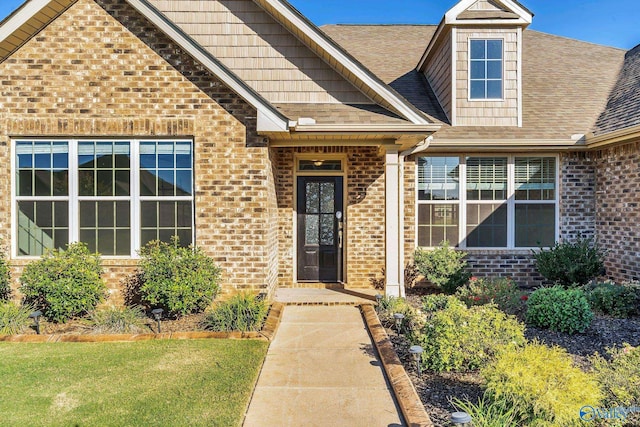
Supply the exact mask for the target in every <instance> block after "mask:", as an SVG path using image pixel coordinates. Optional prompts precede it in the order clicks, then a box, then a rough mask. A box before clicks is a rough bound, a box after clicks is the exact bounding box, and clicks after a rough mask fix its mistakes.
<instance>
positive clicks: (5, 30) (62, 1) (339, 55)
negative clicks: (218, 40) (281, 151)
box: [0, 0, 438, 134]
mask: <svg viewBox="0 0 640 427" xmlns="http://www.w3.org/2000/svg"><path fill="white" fill-rule="evenodd" d="M125 1H126V2H127V3H129V4H130V5H131V6H132V7H134V8H135V9H136V10H137V11H138V12H140V13H141V14H142V15H144V16H145V17H146V18H147V19H149V20H150V21H151V22H152V23H153V24H154V25H155V26H156V27H157V28H158V29H159V30H161V31H162V32H163V33H165V34H166V35H167V36H168V37H169V38H170V39H172V40H173V41H174V42H175V43H176V44H178V45H179V46H180V47H181V48H183V49H184V50H185V51H186V52H187V53H188V54H190V55H191V56H192V57H193V58H194V59H196V60H198V61H199V62H200V63H201V64H202V65H204V66H205V67H206V68H207V69H208V70H209V71H210V72H212V73H213V74H214V75H216V76H217V77H218V78H220V80H221V81H222V82H223V83H224V84H226V85H227V86H228V87H229V88H231V89H232V90H234V91H235V92H236V93H237V94H238V95H239V96H240V97H242V98H243V99H245V101H247V102H248V103H249V104H250V105H252V106H253V107H254V108H256V110H257V111H258V130H259V131H263V132H265V131H266V132H288V131H289V125H290V121H289V118H290V117H287V116H285V114H284V113H282V112H281V111H280V110H279V109H278V108H277V107H276V106H275V105H273V104H272V103H270V102H269V101H268V100H267V99H265V98H264V97H263V96H262V95H261V94H260V93H258V92H257V91H256V90H254V89H253V88H252V87H251V86H250V85H248V84H247V83H246V82H245V81H243V80H242V79H241V78H239V77H238V76H237V75H236V74H235V73H234V72H233V71H232V70H231V69H230V68H229V67H227V66H225V65H224V64H222V63H221V62H220V61H219V60H217V59H216V58H215V56H214V55H212V54H211V52H209V51H207V50H206V49H205V48H203V47H202V46H201V45H200V44H199V43H197V42H196V41H195V40H194V39H193V37H191V35H189V34H188V33H187V32H186V31H184V30H183V29H181V28H180V27H179V26H177V25H175V23H174V22H172V21H171V20H170V19H168V18H167V17H166V16H165V15H164V14H163V13H162V12H160V11H159V10H158V9H157V8H156V7H154V6H153V5H152V4H151V3H150V2H149V1H148V0H125ZM245 1H250V0H245ZM74 2H75V0H27V2H26V3H24V4H23V5H22V6H21V7H20V8H19V9H18V10H17V11H16V12H15V13H13V14H12V15H11V16H9V17H8V18H7V19H6V20H4V21H3V22H2V23H1V24H0V54H2V56H0V61H2V60H4V59H5V58H6V57H7V56H8V55H9V54H10V53H11V52H13V51H14V50H15V49H17V48H19V47H20V46H21V45H22V43H24V42H26V41H27V40H28V39H30V38H31V37H33V35H35V34H36V33H37V32H38V31H40V30H41V29H42V28H44V26H46V25H47V24H48V23H49V22H51V21H52V20H54V19H55V18H56V17H57V16H58V15H59V14H60V13H63V12H64V10H66V8H67V7H69V6H70V5H71V4H73V3H74ZM255 3H257V4H259V5H260V6H261V7H263V8H265V9H266V10H267V12H268V13H269V14H270V15H272V16H274V17H275V18H276V19H278V20H279V21H280V22H281V23H282V25H283V26H285V27H286V28H287V29H288V30H289V31H291V32H292V33H293V34H294V35H295V36H296V37H298V38H299V39H301V40H302V41H303V42H304V43H305V44H307V45H308V46H310V47H313V48H314V50H315V51H316V52H317V53H318V54H321V55H322V57H323V60H324V61H326V62H328V63H329V64H330V65H331V66H332V67H333V68H334V69H335V70H337V71H339V72H340V73H342V74H343V75H344V76H345V77H346V78H347V79H348V80H350V81H351V84H354V86H355V87H356V88H358V90H361V91H363V93H365V94H366V95H367V96H369V98H371V99H373V100H374V101H375V102H376V103H378V104H379V105H382V106H383V107H385V108H387V109H389V110H391V111H392V112H393V113H395V114H396V115H398V117H399V118H400V119H401V120H400V122H398V120H397V118H398V117H395V118H393V121H392V124H395V125H396V130H400V129H401V126H398V125H402V124H404V125H405V126H406V128H407V130H408V131H414V132H417V131H420V132H423V133H424V132H426V133H427V134H428V133H429V132H431V131H433V130H436V129H437V128H438V125H437V124H434V120H431V119H430V118H429V117H427V116H426V115H424V114H423V113H422V112H421V111H420V110H419V109H417V108H416V107H415V106H414V105H412V104H411V103H410V102H408V101H406V100H405V99H403V98H402V97H401V96H400V95H399V94H398V93H397V92H395V91H394V90H393V89H391V88H390V87H388V86H386V85H385V84H384V82H382V81H381V80H380V79H379V78H378V77H376V76H375V75H374V74H373V73H371V72H370V71H369V70H367V69H366V68H365V67H363V66H362V64H360V63H358V61H356V60H355V59H354V58H353V57H352V56H351V55H349V54H348V53H347V52H346V51H344V50H343V49H342V48H341V47H340V46H338V45H337V44H335V43H334V42H333V41H331V40H330V39H329V38H328V37H326V35H325V34H324V33H322V32H321V31H320V30H319V29H318V28H317V27H316V26H315V25H313V24H312V23H311V22H309V21H308V20H307V19H306V18H304V17H303V16H302V15H301V14H300V13H299V12H297V11H296V10H295V9H294V8H293V7H291V5H289V4H288V3H287V2H286V1H283V0H255ZM52 6H55V7H56V9H55V11H54V12H52V11H51V8H52ZM16 38H17V40H14V39H16ZM2 48H4V51H3V50H1V49H2ZM333 107H335V106H328V110H331V109H332V108H333ZM337 107H338V110H340V109H341V108H343V107H349V108H350V109H351V110H352V111H354V112H361V111H362V108H360V106H359V105H351V106H349V105H347V106H340V105H338V106H337ZM338 110H336V111H329V114H325V116H326V117H333V118H335V119H337V120H339V119H340V117H342V115H341V114H340V111H338ZM373 114H375V113H373ZM393 115H394V114H389V113H386V114H378V116H377V117H378V118H380V119H382V118H384V117H391V116H393ZM296 118H297V117H296ZM332 124H340V122H339V121H338V122H337V123H332ZM344 124H345V126H344V130H345V131H348V130H349V129H348V128H349V123H344Z"/></svg>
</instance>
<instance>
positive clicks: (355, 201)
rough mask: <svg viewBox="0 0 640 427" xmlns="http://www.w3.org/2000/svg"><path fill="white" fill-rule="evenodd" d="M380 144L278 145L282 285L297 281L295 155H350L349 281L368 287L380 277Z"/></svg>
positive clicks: (382, 249) (382, 246)
mask: <svg viewBox="0 0 640 427" xmlns="http://www.w3.org/2000/svg"><path fill="white" fill-rule="evenodd" d="M377 151H378V149H377V148H376V147H360V148H356V147H307V148H301V147H299V148H278V149H274V150H273V152H272V155H273V156H274V163H275V164H276V165H277V168H276V170H277V171H276V176H277V184H276V187H277V194H278V232H279V250H280V269H279V275H278V280H279V284H280V286H283V287H291V286H294V271H293V269H294V267H293V265H294V262H293V257H294V256H295V251H296V249H295V243H294V241H293V238H294V233H293V225H294V208H295V198H294V192H293V186H294V185H293V184H294V166H295V165H294V158H295V155H296V154H310V153H320V154H341V155H342V154H344V155H346V156H347V177H346V182H347V207H346V223H345V241H346V247H345V250H346V256H347V259H346V263H345V267H346V271H345V277H346V281H347V283H348V285H349V286H353V287H369V286H370V285H371V281H370V279H372V278H375V277H380V275H381V270H382V268H383V267H384V262H385V210H384V206H385V205H384V158H383V157H380V156H379V155H378V153H377Z"/></svg>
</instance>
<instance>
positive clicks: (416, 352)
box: [409, 345, 424, 376]
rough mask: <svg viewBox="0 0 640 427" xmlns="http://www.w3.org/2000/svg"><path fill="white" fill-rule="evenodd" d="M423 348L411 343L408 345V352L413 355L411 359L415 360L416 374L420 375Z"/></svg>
mask: <svg viewBox="0 0 640 427" xmlns="http://www.w3.org/2000/svg"><path fill="white" fill-rule="evenodd" d="M423 351H424V350H423V349H422V347H420V346H419V345H412V346H411V347H409V353H411V356H413V360H414V361H415V362H416V368H417V369H418V376H420V375H422V367H421V366H420V362H421V361H422V352H423Z"/></svg>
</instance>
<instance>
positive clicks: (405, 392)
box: [360, 304, 433, 427]
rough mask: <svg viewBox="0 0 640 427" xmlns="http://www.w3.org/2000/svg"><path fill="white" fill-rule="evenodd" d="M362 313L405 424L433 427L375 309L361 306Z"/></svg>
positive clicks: (370, 306) (411, 426)
mask: <svg viewBox="0 0 640 427" xmlns="http://www.w3.org/2000/svg"><path fill="white" fill-rule="evenodd" d="M360 311H361V312H362V317H364V320H365V323H366V325H367V329H369V333H370V334H371V338H372V340H373V343H374V345H375V346H376V349H377V350H378V354H379V355H380V360H381V362H382V366H384V370H385V372H386V373H387V378H388V379H389V383H390V384H391V387H392V388H393V392H394V394H395V396H396V400H397V402H398V405H399V406H400V410H401V411H402V415H403V417H404V420H405V422H406V423H407V425H408V426H409V427H433V423H432V422H431V419H430V418H429V414H427V411H426V410H425V409H424V405H423V404H422V401H421V400H420V397H418V393H416V389H415V388H414V387H413V383H412V382H411V380H410V379H409V376H408V375H407V373H406V371H405V370H404V366H403V365H402V362H400V359H399V358H398V355H397V354H396V352H395V350H394V349H393V345H392V344H391V340H390V339H389V336H388V335H387V332H386V331H385V330H384V328H383V327H382V324H381V323H380V320H379V319H378V315H377V314H376V312H375V309H374V307H373V306H372V305H369V304H366V305H361V306H360Z"/></svg>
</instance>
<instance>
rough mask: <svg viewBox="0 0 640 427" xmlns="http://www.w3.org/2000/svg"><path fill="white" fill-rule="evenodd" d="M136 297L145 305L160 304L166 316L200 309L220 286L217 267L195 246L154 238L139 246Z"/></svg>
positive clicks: (199, 310) (184, 313)
mask: <svg viewBox="0 0 640 427" xmlns="http://www.w3.org/2000/svg"><path fill="white" fill-rule="evenodd" d="M140 258H141V259H140V263H139V273H137V274H138V275H139V278H140V285H139V292H140V299H141V301H142V303H143V304H145V305H147V306H149V307H162V308H163V309H164V310H165V311H166V312H167V314H168V315H170V316H184V315H186V314H190V313H197V312H202V311H204V309H205V308H206V307H207V306H209V305H210V304H211V303H212V302H213V300H214V299H215V297H216V295H217V294H218V292H219V290H220V286H219V285H218V281H219V280H220V274H221V270H220V268H219V267H217V266H216V265H215V263H214V262H213V259H211V258H210V257H208V256H207V255H205V254H204V252H202V250H200V249H199V248H193V247H188V248H185V247H180V242H179V240H178V238H177V237H174V238H172V240H171V243H165V242H160V241H158V240H156V241H152V242H149V243H148V244H146V245H145V246H144V247H143V248H142V249H140Z"/></svg>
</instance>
